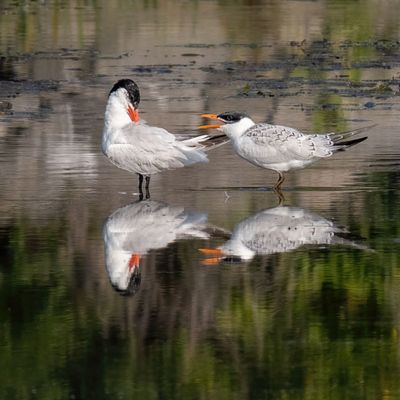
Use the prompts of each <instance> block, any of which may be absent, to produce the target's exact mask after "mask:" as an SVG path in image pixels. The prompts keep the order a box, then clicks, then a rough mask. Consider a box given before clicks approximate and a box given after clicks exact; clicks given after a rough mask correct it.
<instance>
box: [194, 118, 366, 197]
mask: <svg viewBox="0 0 400 400" xmlns="http://www.w3.org/2000/svg"><path fill="white" fill-rule="evenodd" d="M201 116H202V117H204V118H210V119H213V120H218V121H220V122H222V125H201V126H199V128H200V129H210V128H215V129H218V130H219V131H221V132H223V133H224V134H225V135H226V136H228V137H229V138H230V140H231V142H232V144H233V148H234V149H235V151H236V153H237V154H238V155H239V156H240V157H242V158H244V159H245V160H247V161H249V162H250V163H252V164H254V165H256V166H258V167H262V168H266V169H271V170H274V171H276V172H277V173H278V174H279V178H278V181H277V182H276V184H275V186H274V190H275V191H277V192H278V193H280V190H281V189H280V188H281V185H282V183H283V181H284V180H285V176H284V172H288V171H290V170H292V169H300V168H304V167H307V166H308V165H310V164H312V163H314V162H315V161H317V160H320V159H322V158H327V157H330V156H332V155H333V154H334V153H336V152H338V151H343V150H346V149H347V148H349V147H351V146H354V145H355V144H357V143H360V142H362V141H364V140H365V139H367V137H366V136H364V137H360V138H356V139H351V140H347V139H349V138H350V137H352V136H353V135H356V134H358V133H360V131H361V130H364V129H366V128H361V129H356V130H353V131H349V132H345V133H327V134H306V133H302V132H300V131H298V130H297V129H294V128H289V127H287V126H282V125H271V124H267V123H258V124H256V123H255V122H253V120H252V119H251V118H250V117H249V116H248V115H247V114H245V113H241V112H236V111H230V112H224V113H222V114H218V115H216V114H202V115H201ZM368 128H369V127H368Z"/></svg>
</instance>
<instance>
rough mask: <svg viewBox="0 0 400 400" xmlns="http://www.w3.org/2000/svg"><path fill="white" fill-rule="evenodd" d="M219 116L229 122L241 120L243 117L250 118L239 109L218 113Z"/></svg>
mask: <svg viewBox="0 0 400 400" xmlns="http://www.w3.org/2000/svg"><path fill="white" fill-rule="evenodd" d="M217 118H218V119H219V120H221V121H223V122H225V123H227V124H229V123H231V124H232V123H235V122H239V121H240V120H241V119H243V118H249V116H248V115H247V114H246V113H243V112H237V111H228V112H224V113H221V114H218V115H217Z"/></svg>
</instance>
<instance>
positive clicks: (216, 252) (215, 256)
mask: <svg viewBox="0 0 400 400" xmlns="http://www.w3.org/2000/svg"><path fill="white" fill-rule="evenodd" d="M199 251H200V252H201V253H203V254H204V255H205V256H206V257H207V258H205V259H204V260H202V261H201V264H202V265H217V264H219V262H220V261H221V259H222V255H223V253H222V250H221V249H209V248H203V249H199Z"/></svg>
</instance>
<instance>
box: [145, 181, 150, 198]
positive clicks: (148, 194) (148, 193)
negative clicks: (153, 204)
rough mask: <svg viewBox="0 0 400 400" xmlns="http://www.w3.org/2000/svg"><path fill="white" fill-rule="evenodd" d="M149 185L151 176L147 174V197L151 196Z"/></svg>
mask: <svg viewBox="0 0 400 400" xmlns="http://www.w3.org/2000/svg"><path fill="white" fill-rule="evenodd" d="M149 186H150V176H146V199H149V198H150V190H149Z"/></svg>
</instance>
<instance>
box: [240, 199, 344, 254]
mask: <svg viewBox="0 0 400 400" xmlns="http://www.w3.org/2000/svg"><path fill="white" fill-rule="evenodd" d="M341 231H342V230H341V229H339V228H337V227H336V226H335V225H334V224H333V223H332V222H331V221H328V220H327V219H325V218H323V217H321V216H319V215H317V214H314V213H311V212H308V211H306V210H303V209H301V208H297V207H276V208H273V209H268V210H265V211H261V212H259V213H257V214H256V215H253V216H251V217H249V218H248V219H246V220H244V221H243V222H241V223H240V224H239V225H238V226H237V228H235V230H234V234H236V235H239V236H240V237H241V240H242V241H243V243H244V244H245V245H246V246H247V247H248V248H250V249H251V250H253V251H255V252H256V253H258V254H271V253H278V252H286V251H290V250H294V249H296V248H298V247H300V246H303V245H307V244H314V245H321V244H331V243H332V241H333V237H334V235H335V234H336V233H338V232H341Z"/></svg>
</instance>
